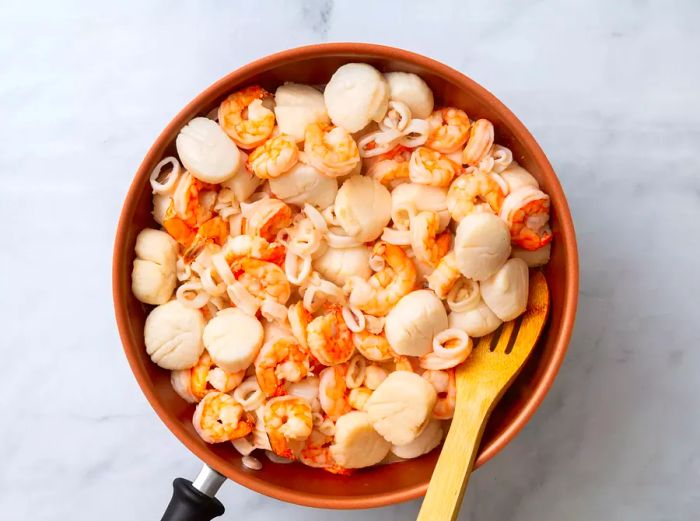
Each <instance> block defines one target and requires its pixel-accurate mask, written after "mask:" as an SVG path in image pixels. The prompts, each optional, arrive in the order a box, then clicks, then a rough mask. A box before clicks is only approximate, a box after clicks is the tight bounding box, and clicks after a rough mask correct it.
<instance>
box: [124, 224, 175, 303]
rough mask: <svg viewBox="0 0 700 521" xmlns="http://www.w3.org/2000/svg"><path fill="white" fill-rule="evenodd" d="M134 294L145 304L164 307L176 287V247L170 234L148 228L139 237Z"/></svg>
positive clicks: (133, 274) (136, 251)
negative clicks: (162, 305)
mask: <svg viewBox="0 0 700 521" xmlns="http://www.w3.org/2000/svg"><path fill="white" fill-rule="evenodd" d="M134 249H135V253H136V258H135V259H134V266H133V269H132V271H131V291H132V292H133V293H134V296H135V297H136V298H137V299H138V300H139V301H141V302H143V303H145V304H152V305H158V304H165V303H166V302H167V301H168V300H170V297H172V295H173V291H174V290H175V285H176V284H177V276H176V263H177V243H176V242H175V240H174V239H173V238H172V237H170V235H168V234H167V233H165V232H163V231H160V230H153V229H151V228H146V229H144V230H142V231H141V232H140V233H139V234H138V236H137V237H136V246H135V248H134Z"/></svg>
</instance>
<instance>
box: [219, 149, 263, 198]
mask: <svg viewBox="0 0 700 521" xmlns="http://www.w3.org/2000/svg"><path fill="white" fill-rule="evenodd" d="M247 160H248V154H246V153H245V152H241V162H240V165H239V166H238V169H237V170H236V173H235V174H234V175H233V176H232V177H231V178H229V179H227V180H226V181H224V182H223V183H221V186H222V187H223V188H228V189H230V190H231V191H232V192H233V195H234V196H235V197H236V201H238V202H239V203H240V202H242V201H245V200H247V199H248V198H249V197H250V196H251V195H253V192H255V190H256V189H257V188H258V186H260V183H262V179H260V178H259V177H258V176H256V175H254V174H253V173H252V172H251V171H250V170H248V168H247V167H246V161H247Z"/></svg>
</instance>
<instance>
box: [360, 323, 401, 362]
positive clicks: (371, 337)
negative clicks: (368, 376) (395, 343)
mask: <svg viewBox="0 0 700 521" xmlns="http://www.w3.org/2000/svg"><path fill="white" fill-rule="evenodd" d="M352 340H353V343H354V344H355V347H356V348H357V350H358V351H359V352H360V354H361V355H362V356H364V357H365V358H366V359H368V360H372V361H374V362H384V361H386V360H391V358H392V357H393V356H394V353H393V352H392V351H391V347H390V346H389V341H388V340H387V339H386V337H385V336H384V333H382V334H379V335H375V334H373V333H370V332H368V331H366V330H365V331H360V332H359V333H354V334H353V336H352Z"/></svg>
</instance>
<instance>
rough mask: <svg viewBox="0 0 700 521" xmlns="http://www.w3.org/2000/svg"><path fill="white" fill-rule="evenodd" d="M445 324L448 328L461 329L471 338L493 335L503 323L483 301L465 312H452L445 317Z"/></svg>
mask: <svg viewBox="0 0 700 521" xmlns="http://www.w3.org/2000/svg"><path fill="white" fill-rule="evenodd" d="M447 322H448V325H449V326H450V328H458V329H461V330H463V331H464V332H465V333H466V334H467V335H469V336H470V337H471V338H479V337H482V336H484V335H488V334H489V333H493V332H494V331H496V329H498V327H499V326H500V325H501V324H502V323H503V321H502V320H501V319H500V318H498V317H497V316H496V314H495V313H494V312H493V311H491V309H490V308H489V307H488V306H487V305H486V303H485V302H484V301H483V300H479V303H478V304H477V305H476V306H474V307H473V308H470V309H468V310H467V311H453V312H452V313H450V314H449V315H448V316H447Z"/></svg>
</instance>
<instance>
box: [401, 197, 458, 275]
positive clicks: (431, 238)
mask: <svg viewBox="0 0 700 521" xmlns="http://www.w3.org/2000/svg"><path fill="white" fill-rule="evenodd" d="M410 226H411V229H410V235H411V247H412V248H413V253H414V254H415V256H416V259H418V260H419V261H420V262H424V263H426V264H428V265H430V266H433V267H434V266H437V264H438V263H439V262H440V259H442V258H443V257H444V256H445V255H446V254H447V252H448V251H449V249H450V243H451V242H452V234H451V233H450V232H449V231H445V232H443V233H441V234H440V235H439V236H438V229H439V228H440V217H439V216H438V214H437V212H433V211H430V210H427V211H424V212H418V214H416V215H414V216H413V217H411V225H410Z"/></svg>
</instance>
